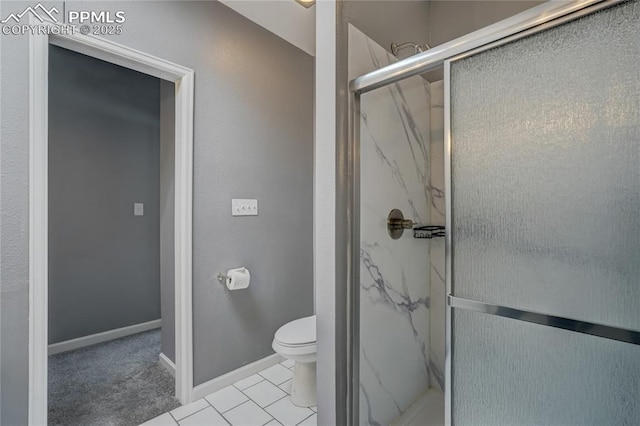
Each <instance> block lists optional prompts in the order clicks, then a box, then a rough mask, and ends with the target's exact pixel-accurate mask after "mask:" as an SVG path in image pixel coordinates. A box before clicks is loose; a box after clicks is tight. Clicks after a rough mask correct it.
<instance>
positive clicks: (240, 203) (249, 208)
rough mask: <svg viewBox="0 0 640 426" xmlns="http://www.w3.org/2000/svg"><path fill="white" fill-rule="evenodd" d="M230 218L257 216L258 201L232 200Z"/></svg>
mask: <svg viewBox="0 0 640 426" xmlns="http://www.w3.org/2000/svg"><path fill="white" fill-rule="evenodd" d="M231 215H232V216H258V200H245V199H239V198H234V199H232V200H231Z"/></svg>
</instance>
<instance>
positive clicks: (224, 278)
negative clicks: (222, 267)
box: [218, 272, 231, 284]
mask: <svg viewBox="0 0 640 426" xmlns="http://www.w3.org/2000/svg"><path fill="white" fill-rule="evenodd" d="M228 279H231V277H230V276H229V275H227V274H225V273H223V272H220V273H218V281H220V282H221V283H223V284H224V283H226V282H227V280H228Z"/></svg>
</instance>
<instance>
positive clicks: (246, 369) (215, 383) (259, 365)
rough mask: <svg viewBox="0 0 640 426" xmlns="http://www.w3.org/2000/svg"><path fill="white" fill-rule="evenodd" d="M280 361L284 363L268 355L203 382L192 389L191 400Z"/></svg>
mask: <svg viewBox="0 0 640 426" xmlns="http://www.w3.org/2000/svg"><path fill="white" fill-rule="evenodd" d="M282 361H284V357H282V356H280V355H278V354H273V355H269V356H268V357H265V358H262V359H259V360H257V361H256V362H252V363H251V364H247V365H243V366H242V367H240V368H238V369H235V370H233V371H230V372H228V373H227V374H223V375H222V376H220V377H216V378H215V379H212V380H209V381H208V382H204V383H202V384H201V385H198V386H196V387H195V388H193V393H192V400H193V401H196V400H198V399H200V398H202V397H205V396H207V395H209V394H210V393H213V392H215V391H219V390H220V389H222V388H225V387H227V386H229V385H232V384H234V383H235V382H237V381H238V380H242V379H246V378H247V377H249V376H251V375H253V374H256V373H257V372H259V371H262V370H264V369H265V368H268V367H271V366H272V365H276V364H278V363H279V362H282Z"/></svg>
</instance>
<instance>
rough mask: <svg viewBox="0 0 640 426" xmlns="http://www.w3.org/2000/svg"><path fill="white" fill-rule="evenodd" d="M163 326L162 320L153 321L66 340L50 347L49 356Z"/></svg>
mask: <svg viewBox="0 0 640 426" xmlns="http://www.w3.org/2000/svg"><path fill="white" fill-rule="evenodd" d="M161 326H162V320H159V319H157V320H153V321H148V322H143V323H141V324H134V325H130V326H128V327H122V328H116V329H115V330H109V331H104V332H102V333H96V334H91V335H89V336H83V337H78V338H77V339H71V340H66V341H64V342H59V343H54V344H52V345H49V355H55V354H59V353H61V352H67V351H72V350H74V349H79V348H84V347H85V346H91V345H95V344H96V343H102V342H106V341H109V340H113V339H119V338H120V337H125V336H129V335H131V334H136V333H142V332H143V331H148V330H153V329H155V328H160V327H161Z"/></svg>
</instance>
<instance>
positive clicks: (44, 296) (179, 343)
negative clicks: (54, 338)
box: [29, 22, 194, 425]
mask: <svg viewBox="0 0 640 426" xmlns="http://www.w3.org/2000/svg"><path fill="white" fill-rule="evenodd" d="M31 24H32V25H42V24H41V23H40V22H31ZM46 25H48V26H50V27H55V26H58V24H55V23H46ZM58 28H60V26H58ZM54 33H55V34H56V35H54ZM50 44H53V45H56V46H60V47H64V48H65V49H69V50H73V51H75V52H79V53H82V54H85V55H87V56H91V57H94V58H97V59H101V60H103V61H106V62H110V63H113V64H117V65H120V66H123V67H126V68H130V69H132V70H135V71H139V72H142V73H144V74H148V75H152V76H154V77H158V78H161V79H164V80H168V81H172V82H175V85H176V104H175V132H176V133H175V321H176V327H175V330H176V341H175V345H176V351H175V353H176V355H175V356H176V359H175V361H176V363H175V364H176V374H175V376H176V397H177V398H178V399H179V400H180V402H181V403H183V404H187V403H189V402H191V398H192V392H193V328H192V238H193V236H192V229H193V227H192V219H193V217H192V200H193V99H194V95H193V91H194V73H193V70H191V69H189V68H185V67H183V66H180V65H176V64H174V63H171V62H168V61H165V60H163V59H160V58H156V57H154V56H150V55H147V54H146V53H143V52H139V51H137V50H134V49H130V48H128V47H125V46H122V45H120V44H117V43H113V42H111V41H109V40H105V39H101V38H98V37H94V36H91V35H80V34H63V33H62V32H61V31H55V32H53V31H52V32H49V34H48V35H47V34H35V35H33V34H32V35H30V36H29V83H30V84H29V89H30V90H29V92H30V99H29V425H46V424H47V346H48V341H47V339H48V325H47V322H48V312H47V310H48V306H47V305H48V282H47V277H48V247H47V246H48V164H47V163H48V88H49V77H48V75H49V45H50Z"/></svg>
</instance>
